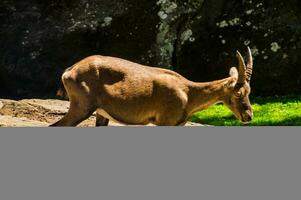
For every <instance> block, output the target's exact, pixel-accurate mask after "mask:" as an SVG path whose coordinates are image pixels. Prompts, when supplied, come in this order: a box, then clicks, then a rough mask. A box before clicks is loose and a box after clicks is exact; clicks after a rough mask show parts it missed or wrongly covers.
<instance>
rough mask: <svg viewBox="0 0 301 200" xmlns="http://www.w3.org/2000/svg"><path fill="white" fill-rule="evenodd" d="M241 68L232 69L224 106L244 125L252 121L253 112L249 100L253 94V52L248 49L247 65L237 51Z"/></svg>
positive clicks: (226, 88)
mask: <svg viewBox="0 0 301 200" xmlns="http://www.w3.org/2000/svg"><path fill="white" fill-rule="evenodd" d="M236 57H237V59H238V63H239V68H238V71H237V68H235V67H232V68H231V69H230V76H231V78H230V80H229V82H228V83H227V84H226V87H225V96H224V100H223V102H224V104H225V105H226V106H227V107H228V108H229V109H230V110H231V111H232V112H233V113H234V115H235V116H236V117H237V118H238V119H239V120H240V121H242V122H243V123H246V122H249V121H251V120H252V117H253V111H252V106H251V103H250V100H249V94H250V92H251V87H250V80H251V75H252V69H253V59H252V54H251V50H250V48H249V47H248V62H247V64H245V62H244V59H243V57H242V56H241V54H240V53H239V52H238V51H237V52H236Z"/></svg>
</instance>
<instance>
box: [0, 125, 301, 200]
mask: <svg viewBox="0 0 301 200" xmlns="http://www.w3.org/2000/svg"><path fill="white" fill-rule="evenodd" d="M299 132H300V128H293V127H291V128H286V127H264V128H263V127H262V128H254V127H253V128H250V127H227V128H225V127H223V128H221V127H177V128H175V127H143V128H142V127H104V128H1V129H0V199H3V200H27V199H28V200H48V199H49V200H54V199H63V200H67V199H72V200H77V199H79V200H82V199H85V200H90V199H91V200H94V199H97V200H99V199H104V200H127V199H129V200H136V199H137V200H154V199H159V200H161V199H163V200H168V199H172V200H178V199H179V200H184V199H185V200H199V199H204V200H226V199H229V200H236V199H237V200H249V199H250V200H255V199H260V200H261V199H264V200H268V199H271V200H278V199H279V200H283V199H285V200H295V199H296V200H297V199H300V197H301V190H300V188H301V173H300V169H301V168H300V166H301V165H300V164H301V161H300V160H301V159H300V158H301V156H300V155H301V145H300V141H301V134H300V133H299Z"/></svg>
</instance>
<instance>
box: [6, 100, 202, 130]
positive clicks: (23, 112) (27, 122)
mask: <svg viewBox="0 0 301 200" xmlns="http://www.w3.org/2000/svg"><path fill="white" fill-rule="evenodd" d="M68 107H69V102H68V101H62V100H54V99H23V100H19V101H15V100H10V99H0V127H45V126H48V125H50V124H51V123H54V122H55V121H57V120H59V119H60V118H62V117H63V116H64V115H65V114H66V112H67V111H68ZM109 125H110V126H123V125H122V124H118V123H114V122H110V123H109ZM78 126H80V127H94V126H95V115H92V116H91V117H90V118H89V119H87V120H85V121H83V122H82V123H81V124H79V125H78ZM186 126H201V124H198V123H193V122H188V123H187V124H186Z"/></svg>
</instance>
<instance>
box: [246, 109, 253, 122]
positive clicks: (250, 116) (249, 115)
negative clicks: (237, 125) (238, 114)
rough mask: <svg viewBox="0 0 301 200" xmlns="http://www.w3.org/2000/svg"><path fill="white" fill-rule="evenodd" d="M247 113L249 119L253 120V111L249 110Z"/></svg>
mask: <svg viewBox="0 0 301 200" xmlns="http://www.w3.org/2000/svg"><path fill="white" fill-rule="evenodd" d="M246 113H247V116H248V119H250V120H252V118H253V112H252V111H250V110H247V111H246Z"/></svg>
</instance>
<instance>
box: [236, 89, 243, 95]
mask: <svg viewBox="0 0 301 200" xmlns="http://www.w3.org/2000/svg"><path fill="white" fill-rule="evenodd" d="M234 94H235V96H236V97H242V96H243V92H242V91H241V90H239V91H237V92H235V93H234Z"/></svg>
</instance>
